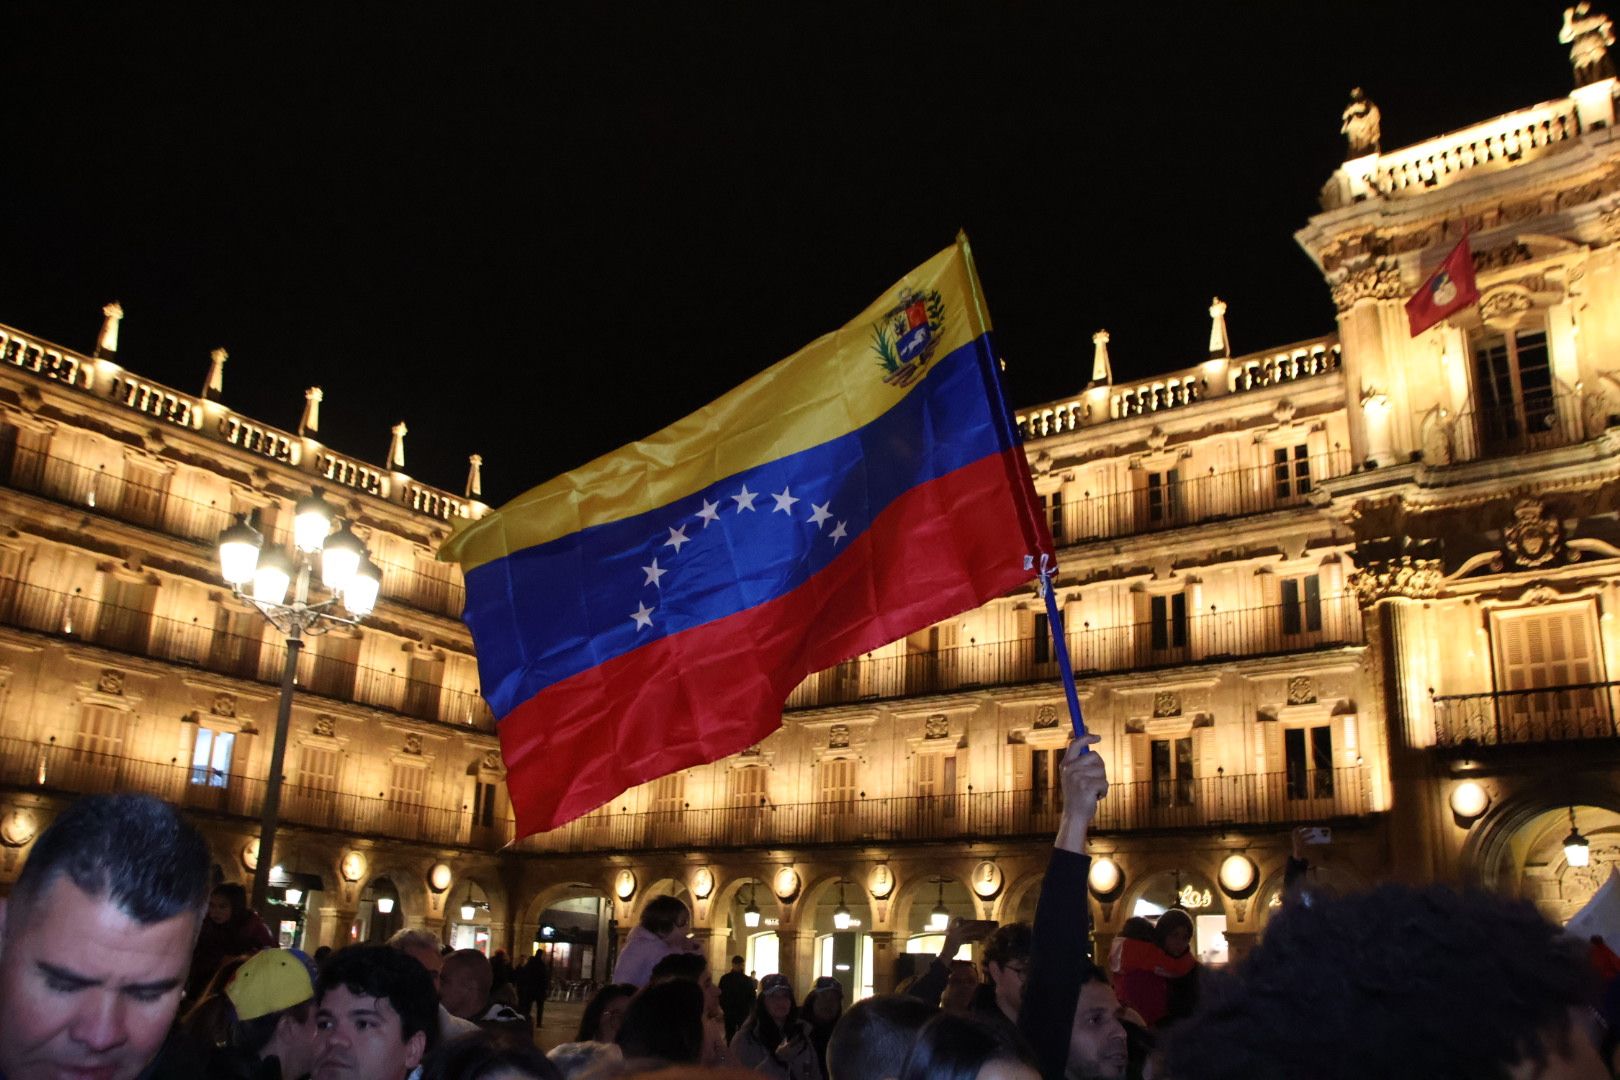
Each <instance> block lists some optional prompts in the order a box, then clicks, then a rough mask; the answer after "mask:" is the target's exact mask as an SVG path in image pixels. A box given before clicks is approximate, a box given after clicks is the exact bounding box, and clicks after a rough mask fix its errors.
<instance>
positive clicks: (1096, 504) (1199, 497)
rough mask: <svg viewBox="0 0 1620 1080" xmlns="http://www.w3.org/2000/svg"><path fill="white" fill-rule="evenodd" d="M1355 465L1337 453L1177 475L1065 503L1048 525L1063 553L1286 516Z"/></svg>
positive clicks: (1346, 455)
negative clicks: (1207, 525)
mask: <svg viewBox="0 0 1620 1080" xmlns="http://www.w3.org/2000/svg"><path fill="white" fill-rule="evenodd" d="M1350 464H1351V463H1350V451H1348V450H1336V451H1332V452H1330V453H1326V454H1319V455H1317V456H1315V457H1309V458H1289V459H1287V460H1285V461H1280V462H1277V463H1275V464H1272V465H1264V466H1261V467H1259V468H1252V469H1233V470H1229V471H1226V472H1215V471H1213V470H1212V471H1211V472H1209V473H1207V474H1205V475H1202V476H1188V477H1178V476H1174V475H1173V474H1172V477H1171V479H1169V481H1168V482H1166V483H1163V484H1161V485H1158V486H1143V487H1140V488H1137V489H1135V490H1132V491H1120V492H1115V493H1113V494H1110V495H1090V494H1088V495H1087V496H1086V497H1085V498H1082V499H1079V500H1076V501H1074V502H1066V503H1063V504H1061V507H1060V508H1058V509H1054V510H1052V511H1049V512H1048V516H1047V523H1048V525H1049V526H1050V527H1051V529H1052V539H1053V541H1055V542H1056V543H1057V545H1058V546H1059V547H1064V546H1069V545H1074V544H1085V543H1090V542H1092V541H1094V540H1104V539H1108V538H1110V537H1116V536H1138V535H1141V534H1144V533H1152V532H1162V531H1164V530H1166V529H1179V528H1183V527H1186V526H1188V525H1198V524H1202V523H1204V522H1210V521H1220V520H1223V519H1232V518H1241V517H1248V516H1250V515H1253V514H1264V513H1268V512H1270V511H1272V510H1286V509H1289V508H1291V507H1298V506H1304V505H1306V503H1307V502H1308V500H1309V498H1310V493H1311V490H1312V488H1313V487H1314V486H1315V485H1316V484H1319V483H1320V482H1321V481H1323V480H1326V479H1330V478H1332V477H1336V476H1343V475H1345V474H1346V473H1348V472H1349V471H1350ZM1132 475H1136V476H1141V475H1144V474H1132ZM1159 475H1163V474H1159Z"/></svg>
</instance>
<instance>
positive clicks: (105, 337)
mask: <svg viewBox="0 0 1620 1080" xmlns="http://www.w3.org/2000/svg"><path fill="white" fill-rule="evenodd" d="M101 314H102V320H101V335H100V336H99V337H97V338H96V359H98V360H99V359H101V358H103V357H105V358H107V359H109V360H110V359H111V358H112V357H114V356H116V355H117V354H118V324H119V323H120V322H122V321H123V318H124V309H123V307H122V306H121V305H120V304H119V303H118V301H116V300H114V301H113V302H112V303H110V304H108V305H107V306H106V307H104V308H102V309H101Z"/></svg>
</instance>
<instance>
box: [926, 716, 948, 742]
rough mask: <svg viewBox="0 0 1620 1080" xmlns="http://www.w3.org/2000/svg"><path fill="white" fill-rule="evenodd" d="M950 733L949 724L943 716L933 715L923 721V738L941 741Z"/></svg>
mask: <svg viewBox="0 0 1620 1080" xmlns="http://www.w3.org/2000/svg"><path fill="white" fill-rule="evenodd" d="M950 733H951V723H950V721H949V720H947V719H945V716H944V714H942V713H935V714H934V715H933V716H930V717H929V718H928V719H926V720H924V721H923V738H925V739H943V738H945V737H946V736H948V735H949V734H950Z"/></svg>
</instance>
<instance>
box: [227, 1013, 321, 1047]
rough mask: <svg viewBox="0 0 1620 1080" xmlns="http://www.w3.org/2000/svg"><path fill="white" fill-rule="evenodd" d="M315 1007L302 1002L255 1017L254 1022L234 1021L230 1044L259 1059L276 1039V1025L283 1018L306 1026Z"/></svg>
mask: <svg viewBox="0 0 1620 1080" xmlns="http://www.w3.org/2000/svg"><path fill="white" fill-rule="evenodd" d="M314 1007H315V1003H314V1002H312V1001H300V1002H299V1003H298V1004H297V1005H293V1006H291V1007H290V1008H286V1009H282V1010H281V1011H280V1012H273V1013H269V1014H268V1015H265V1016H255V1017H254V1018H253V1019H252V1020H233V1021H232V1022H231V1033H230V1044H231V1046H233V1047H235V1048H236V1049H238V1050H243V1051H246V1052H247V1053H249V1054H252V1055H253V1056H254V1057H258V1056H259V1055H260V1054H262V1053H263V1052H264V1048H265V1047H266V1046H269V1045H270V1040H271V1039H273V1038H275V1037H276V1025H277V1024H279V1023H281V1018H282V1017H283V1016H291V1017H292V1018H293V1020H294V1022H296V1023H299V1024H306V1023H308V1022H309V1012H310V1010H311V1009H313V1008H314Z"/></svg>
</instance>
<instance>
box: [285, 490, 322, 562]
mask: <svg viewBox="0 0 1620 1080" xmlns="http://www.w3.org/2000/svg"><path fill="white" fill-rule="evenodd" d="M331 531H332V507H331V504H329V503H328V502H327V501H326V500H325V499H323V498H321V493H320V489H318V488H317V489H316V490H315V491H313V492H312V493H310V494H308V495H306V496H304V497H303V498H302V499H299V500H298V502H297V503H295V504H294V506H293V544H294V545H295V546H296V547H297V548H298V550H299V551H305V552H308V553H310V554H312V555H313V554H314V553H315V552H317V551H319V550H321V545H322V544H324V543H325V542H326V534H327V533H329V532H331Z"/></svg>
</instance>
